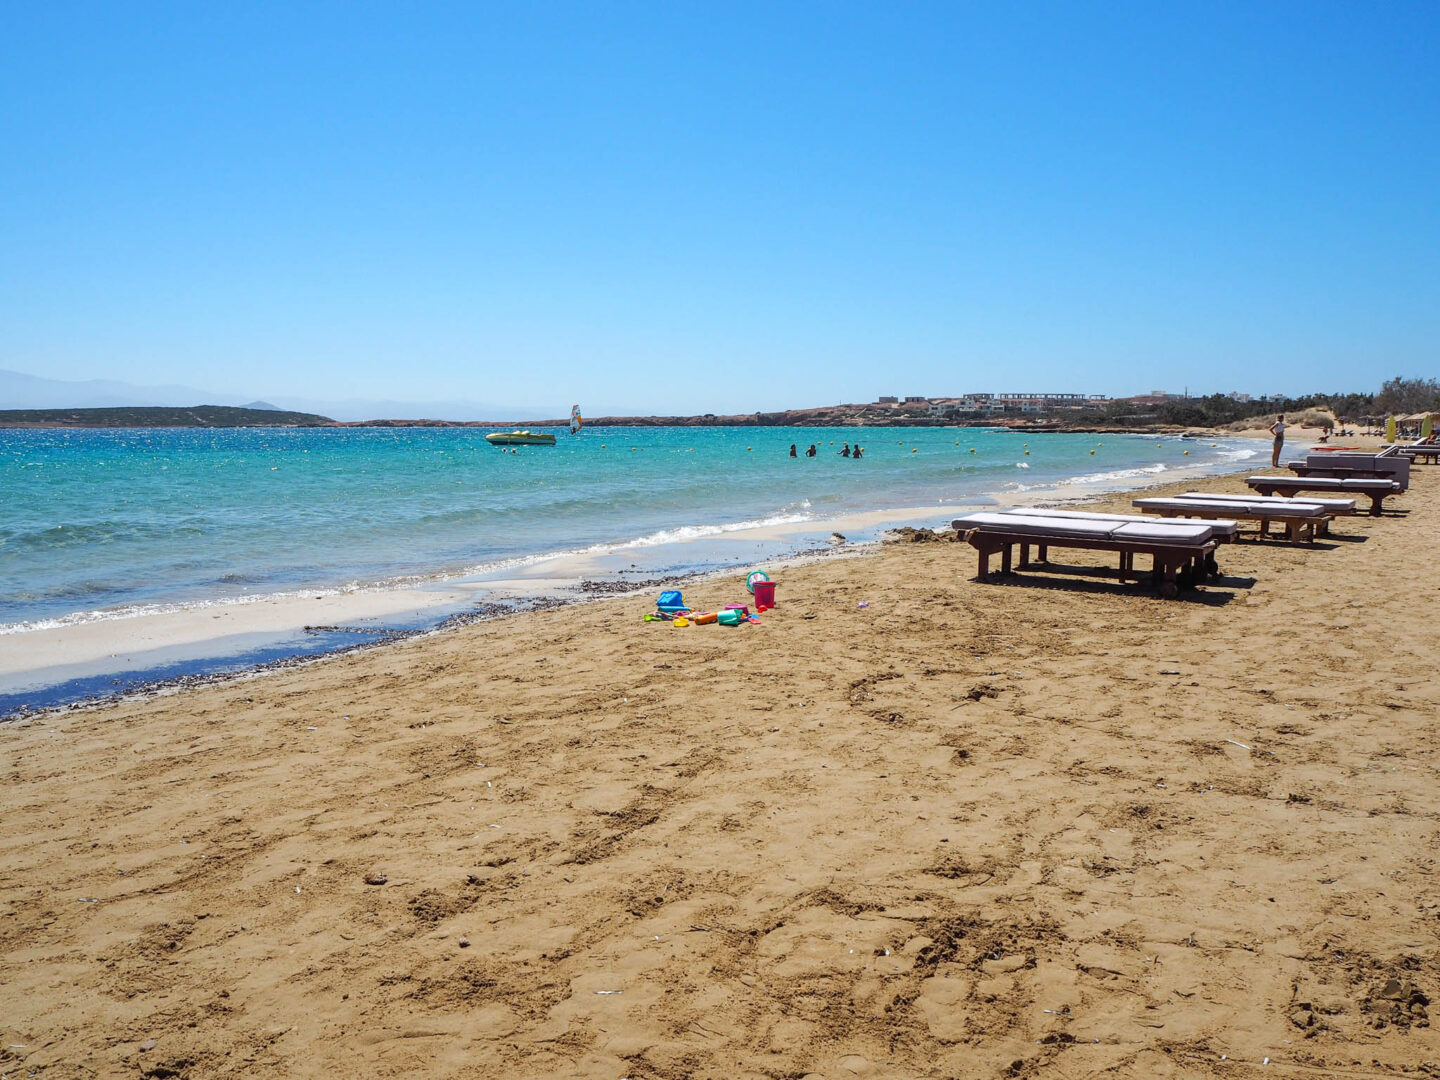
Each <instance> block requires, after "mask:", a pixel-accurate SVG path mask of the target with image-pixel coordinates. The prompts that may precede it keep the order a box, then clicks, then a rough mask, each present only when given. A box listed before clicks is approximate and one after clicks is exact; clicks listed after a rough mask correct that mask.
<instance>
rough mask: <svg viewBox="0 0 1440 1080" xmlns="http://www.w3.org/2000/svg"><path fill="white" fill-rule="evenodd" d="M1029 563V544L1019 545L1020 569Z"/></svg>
mask: <svg viewBox="0 0 1440 1080" xmlns="http://www.w3.org/2000/svg"><path fill="white" fill-rule="evenodd" d="M1029 565H1030V545H1029V544H1021V545H1020V569H1021V570H1024V569H1025V568H1026V567H1028V566H1029Z"/></svg>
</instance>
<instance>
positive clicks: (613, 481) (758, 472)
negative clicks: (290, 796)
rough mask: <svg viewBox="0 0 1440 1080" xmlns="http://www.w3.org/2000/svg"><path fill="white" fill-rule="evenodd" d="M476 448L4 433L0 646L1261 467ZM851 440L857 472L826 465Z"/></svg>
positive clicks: (1163, 446) (1123, 444)
mask: <svg viewBox="0 0 1440 1080" xmlns="http://www.w3.org/2000/svg"><path fill="white" fill-rule="evenodd" d="M485 433H486V432H485V429H476V428H340V429H225V430H191V429H185V430H178V429H165V430H104V431H94V430H88V431H74V430H72V431H62V430H6V431H0V633H7V632H8V633H15V632H24V631H25V630H27V629H33V628H37V627H42V626H52V625H55V624H56V623H64V622H74V621H81V620H94V619H102V618H113V617H117V616H123V615H125V614H129V613H133V612H135V611H137V610H152V609H155V608H168V607H174V606H177V605H186V606H188V605H207V604H215V603H224V602H229V601H233V600H234V599H236V598H239V597H248V596H254V595H265V594H276V593H287V592H291V591H297V590H303V591H314V590H324V589H339V588H355V587H365V586H373V585H383V584H395V585H399V584H405V583H411V582H416V581H422V580H424V579H426V578H432V577H436V576H459V575H467V574H472V575H473V574H475V573H481V572H484V571H487V570H495V569H497V568H503V567H505V566H507V565H516V566H518V565H523V564H524V563H525V562H526V561H527V560H533V559H535V558H537V557H540V556H545V555H551V554H554V553H558V552H574V551H580V550H585V549H603V548H606V547H610V548H614V547H616V546H625V545H628V546H630V547H632V548H635V549H637V550H638V549H642V548H655V547H658V546H663V545H666V544H667V543H669V544H675V545H677V547H676V548H675V550H676V552H677V553H678V552H680V551H682V550H683V549H684V542H685V541H691V540H695V539H703V538H704V537H706V536H707V535H716V534H719V533H723V532H727V531H732V530H739V529H743V528H746V527H749V526H754V525H759V524H781V523H801V522H812V523H814V525H815V527H816V528H817V529H820V528H822V527H823V524H824V522H825V520H826V519H829V518H833V517H836V516H838V515H841V514H845V513H850V512H853V511H865V510H880V509H894V508H907V507H935V508H936V512H935V520H943V519H944V518H945V517H946V515H947V511H946V509H945V508H946V507H948V506H952V505H954V504H958V503H964V502H967V501H974V500H975V498H976V497H983V496H986V495H1001V494H1005V493H1010V492H1016V491H1024V490H1026V489H1033V488H1041V487H1051V486H1054V485H1056V484H1061V485H1063V486H1066V487H1067V488H1072V489H1074V490H1075V492H1076V493H1077V494H1080V493H1083V492H1085V491H1089V490H1101V489H1103V488H1104V487H1106V486H1107V485H1108V486H1114V485H1117V484H1120V483H1123V482H1124V481H1126V480H1127V479H1133V478H1135V477H1138V476H1143V475H1146V474H1150V475H1153V476H1154V477H1155V478H1156V479H1157V481H1158V480H1160V479H1163V474H1164V473H1165V472H1166V471H1173V470H1177V469H1181V468H1199V469H1213V470H1214V471H1224V470H1226V469H1233V468H1236V467H1239V466H1238V464H1237V463H1238V462H1241V461H1243V460H1244V459H1246V458H1248V457H1250V456H1253V455H1254V453H1255V446H1254V444H1253V443H1251V442H1248V441H1245V440H1219V441H1215V440H1208V439H1198V440H1197V439H1178V438H1158V439H1157V438H1156V437H1154V436H1148V437H1147V436H1124V435H1105V436H1095V435H1080V434H1059V433H1046V434H1035V433H1024V434H1022V433H1014V432H1009V431H1003V430H994V429H952V428H923V429H907V430H897V429H893V428H871V429H864V428H859V429H857V428H843V429H837V428H813V429H811V428H591V429H587V430H586V431H584V432H582V433H581V434H580V435H578V436H573V437H572V436H570V435H568V434H567V433H566V432H565V431H564V429H559V430H558V431H557V436H558V438H557V444H556V445H555V446H554V447H527V448H522V449H520V450H519V451H518V452H516V453H504V452H501V451H500V450H497V449H495V448H494V447H491V446H490V445H489V444H488V443H486V442H485V440H484V435H485ZM845 441H849V442H851V443H854V442H856V441H858V442H859V443H860V444H861V445H863V446H864V447H865V455H864V457H863V458H862V459H860V460H858V461H857V460H853V459H849V458H843V457H840V456H838V454H837V451H838V450H840V448H841V445H842V443H844V442H845ZM791 443H795V444H796V445H797V452H798V453H799V454H800V455H801V456H799V457H796V458H793V459H792V458H790V457H789V456H788V451H789V447H790V445H791ZM812 443H814V444H817V445H818V454H817V456H816V457H814V458H806V457H804V456H803V454H804V451H805V448H806V447H807V446H809V445H810V444H812ZM972 451H973V452H972ZM1187 451H1188V453H1187ZM673 561H674V563H675V565H682V564H684V565H685V566H686V568H688V569H699V568H701V567H698V566H695V565H692V564H690V563H687V562H686V558H685V557H684V556H681V555H679V554H677V555H676V558H675V560H673Z"/></svg>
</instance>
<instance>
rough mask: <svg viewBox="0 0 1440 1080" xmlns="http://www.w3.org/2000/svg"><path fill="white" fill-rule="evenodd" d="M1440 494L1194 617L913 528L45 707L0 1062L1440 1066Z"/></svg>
mask: <svg viewBox="0 0 1440 1080" xmlns="http://www.w3.org/2000/svg"><path fill="white" fill-rule="evenodd" d="M1289 456H1293V454H1287V457H1289ZM1241 476H1243V474H1239V475H1237V476H1232V477H1225V478H1222V479H1218V480H1209V481H1205V483H1204V486H1205V488H1206V489H1207V490H1230V491H1243V490H1245V489H1244V485H1243V481H1242V479H1241V478H1240V477H1241ZM1437 477H1440V468H1434V467H1426V466H1420V467H1418V468H1417V469H1416V470H1415V477H1414V486H1413V487H1412V488H1411V490H1410V491H1409V493H1407V494H1406V495H1404V496H1403V497H1401V498H1399V499H1397V500H1394V503H1393V505H1394V508H1395V509H1394V511H1392V512H1387V513H1386V514H1385V515H1384V516H1381V517H1370V516H1367V515H1363V514H1362V515H1359V516H1356V517H1351V518H1342V519H1340V520H1338V521H1337V522H1336V523H1335V525H1334V526H1333V528H1332V535H1331V536H1329V537H1325V538H1322V539H1321V541H1320V542H1318V543H1315V544H1313V545H1312V544H1299V545H1290V544H1286V543H1281V542H1257V541H1255V540H1254V539H1247V540H1246V541H1244V542H1242V543H1240V544H1236V545H1232V546H1229V547H1225V548H1222V549H1221V551H1220V559H1219V561H1220V566H1221V569H1222V571H1223V576H1222V577H1221V578H1219V579H1218V580H1216V581H1214V582H1213V583H1211V584H1209V585H1207V586H1206V587H1205V588H1204V589H1203V590H1200V591H1197V592H1189V593H1186V594H1184V596H1183V597H1182V599H1180V600H1177V601H1163V600H1160V599H1158V598H1156V597H1154V596H1153V595H1151V594H1150V593H1149V592H1148V590H1146V589H1144V588H1142V587H1140V586H1136V585H1120V584H1117V583H1116V582H1114V581H1113V580H1111V579H1108V578H1105V577H1097V576H1094V575H1090V576H1083V577H1068V576H1059V575H1053V574H1043V575H1042V574H1030V575H1019V576H1016V577H1013V578H1009V579H1002V580H998V581H992V582H985V583H980V582H977V581H975V580H974V575H975V570H976V558H975V553H974V551H973V550H972V549H971V548H970V547H969V546H968V545H964V544H955V543H948V542H932V543H904V544H889V545H885V546H883V547H882V548H880V549H878V550H876V551H873V552H871V553H868V554H865V555H863V556H860V557H853V558H834V559H821V560H818V561H815V562H813V563H810V564H807V565H803V566H796V567H792V568H789V569H787V570H786V571H785V572H784V574H783V576H781V575H778V574H777V577H779V580H780V583H779V587H778V599H779V605H780V606H779V607H778V608H776V609H775V610H774V611H772V612H768V613H766V614H765V615H764V616H763V618H762V622H761V623H760V624H759V625H751V626H745V627H742V628H739V629H734V630H730V629H724V628H720V627H715V626H706V627H690V628H688V629H677V628H673V627H670V626H668V625H665V624H661V623H646V622H643V621H642V615H643V614H644V613H645V612H646V611H647V610H651V603H652V601H653V597H651V596H649V595H646V596H629V597H620V598H612V599H606V600H601V601H597V602H594V603H590V604H585V605H581V606H576V607H570V608H565V609H562V610H557V611H549V612H538V613H531V614H525V615H519V616H514V617H510V618H503V619H497V620H494V621H490V622H484V623H478V624H475V625H472V626H468V627H463V628H460V629H456V630H453V631H449V632H446V633H442V634H436V635H432V636H428V637H423V638H416V639H412V640H409V641H405V642H401V643H399V644H396V645H393V646H387V647H384V648H380V649H375V650H370V651H367V652H362V653H356V654H350V655H345V656H340V657H335V658H331V659H329V660H326V661H323V662H319V663H314V664H310V665H307V666H304V667H299V668H295V669H292V670H285V671H279V672H275V673H270V674H266V675H263V676H255V677H248V678H240V679H235V680H231V681H228V682H225V683H223V684H221V685H218V686H212V687H208V688H203V689H199V690H191V691H185V692H180V693H173V694H167V695H162V696H158V697H154V698H151V699H148V700H133V701H127V702H122V703H120V704H118V705H111V706H106V707H103V708H95V709H87V710H77V711H71V712H65V713H58V714H49V715H44V716H40V717H37V718H34V719H30V720H27V721H24V722H20V723H15V724H11V725H5V726H4V727H3V728H0V765H3V776H4V778H5V784H4V786H3V789H0V941H3V949H0V1029H3V1030H0V1075H8V1076H17V1077H18V1076H30V1075H35V1076H46V1077H50V1076H53V1077H111V1076H116V1077H119V1076H137V1075H138V1076H146V1077H188V1078H200V1077H220V1076H253V1075H256V1074H268V1075H274V1076H295V1077H330V1076H367V1077H385V1076H396V1077H398V1076H407V1077H410V1076H424V1077H550V1076H584V1077H596V1078H608V1080H619V1078H620V1077H629V1078H632V1080H648V1078H656V1080H680V1078H682V1077H692V1076H693V1077H756V1078H759V1077H767V1078H777V1077H787V1078H796V1080H799V1078H801V1077H824V1078H828V1080H837V1078H838V1080H844V1078H849V1077H916V1076H925V1077H966V1078H968V1077H1023V1076H1038V1075H1053V1076H1063V1077H1069V1078H1079V1077H1101V1076H1104V1077H1152V1076H1177V1077H1193V1076H1199V1077H1211V1076H1213V1077H1234V1076H1249V1075H1271V1074H1275V1075H1280V1076H1294V1077H1301V1076H1304V1077H1322V1076H1344V1077H1370V1076H1375V1077H1378V1076H1394V1075H1436V1074H1437V1072H1440V1040H1437V1037H1436V1035H1435V1034H1434V1031H1433V1029H1432V1028H1431V1026H1430V1022H1429V1020H1428V1015H1427V1013H1428V1008H1429V1007H1431V999H1432V996H1433V995H1434V994H1435V993H1436V992H1437V990H1440V983H1437V980H1436V977H1435V961H1436V957H1437V946H1440V899H1437V897H1436V895H1435V888H1434V885H1435V873H1436V868H1435V859H1434V847H1435V843H1436V837H1437V823H1440V788H1437V784H1436V779H1437V775H1436V774H1437V765H1440V757H1437V751H1440V738H1437V737H1436V735H1435V733H1434V732H1433V718H1434V717H1435V715H1436V714H1437V707H1440V681H1437V677H1436V674H1435V672H1436V671H1437V668H1440V645H1437V641H1436V639H1435V635H1434V634H1433V633H1432V632H1431V628H1430V620H1429V619H1428V616H1427V612H1428V610H1429V608H1430V606H1431V605H1432V604H1433V600H1434V597H1435V595H1436V590H1437V589H1440V569H1437V567H1436V565H1435V562H1434V560H1433V559H1432V558H1431V557H1430V556H1431V554H1432V552H1431V541H1432V540H1433V538H1434V536H1435V522H1436V521H1437V520H1440V481H1437V479H1436V478H1437ZM1193 486H1195V485H1194V484H1193V483H1186V484H1182V485H1171V487H1170V488H1165V489H1159V490H1161V491H1162V492H1163V491H1166V490H1176V489H1180V488H1183V487H1193ZM1132 494H1133V493H1126V494H1125V495H1123V496H1116V497H1112V498H1110V499H1109V500H1104V501H1101V502H1100V503H1099V504H1097V505H1098V506H1100V507H1101V508H1104V509H1108V510H1121V509H1124V508H1126V507H1128V504H1129V499H1130V498H1131V496H1132ZM1075 561H1077V562H1081V563H1092V564H1093V563H1098V562H1101V561H1107V562H1108V560H1106V559H1105V558H1104V557H1103V556H1098V555H1096V554H1095V553H1076V554H1075ZM742 578H743V571H740V570H737V572H736V573H735V574H734V575H733V576H732V577H728V578H724V579H707V580H706V581H702V582H699V583H697V584H695V585H693V586H688V587H687V589H686V595H687V599H689V600H690V601H691V603H692V604H694V605H696V606H703V607H712V608H713V607H715V606H719V605H721V604H724V603H726V602H730V601H736V600H739V599H741V597H742V595H743V586H742V585H741V580H742ZM862 605H864V606H862Z"/></svg>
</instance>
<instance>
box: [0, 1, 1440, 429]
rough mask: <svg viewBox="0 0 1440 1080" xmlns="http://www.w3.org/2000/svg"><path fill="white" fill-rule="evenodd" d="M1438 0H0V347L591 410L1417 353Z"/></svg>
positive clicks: (1220, 373) (1097, 382) (1305, 365)
mask: <svg viewBox="0 0 1440 1080" xmlns="http://www.w3.org/2000/svg"><path fill="white" fill-rule="evenodd" d="M1437 46H1440V4H1435V3H1430V2H1421V3H1359V2H1357V3H1351V4H1331V3H1323V2H1299V0H1296V2H1291V3H1273V4H1267V3H1255V2H1244V3H1213V2H1205V3H1191V4H1183V3H1155V2H1150V0H1147V2H1144V3H1124V2H1119V3H1116V2H1105V3H1098V2H1097V3H1081V2H1067V3H1054V4H1050V3H1019V4H988V3H962V2H946V3H935V4H922V3H908V4H907V3H901V4H895V5H884V4H874V3H867V4H840V3H815V4H810V5H793V4H775V3H768V2H767V3H756V4H753V5H745V4H739V3H730V4H706V5H698V4H697V5H685V4H677V3H663V4H661V3H656V4H652V5H645V6H642V5H637V4H625V3H602V4H596V3H576V4H562V3H558V2H546V3H539V4H521V3H516V4H510V5H500V4H487V3H455V4H435V3H430V4H426V3H415V4H399V3H396V4H389V5H378V4H363V3H330V4H306V3H292V2H286V3H261V2H256V3H241V4H222V3H198V4H197V3H188V2H187V3H176V4H145V3H135V4H130V3H114V2H110V3H97V4H93V5H82V4H71V3H62V2H56V3H34V4H24V3H18V2H17V3H9V4H6V5H5V7H4V9H3V12H0V159H3V165H0V367H4V368H11V369H14V370H18V371H23V372H27V373H31V374H36V375H45V376H48V377H52V378H64V379H88V378H115V379H124V380H127V381H131V382H140V383H161V382H182V383H187V384H190V385H197V386H203V387H206V388H213V389H216V390H222V391H229V392H234V393H239V394H254V395H256V396H262V395H276V396H278V395H281V394H286V393H290V394H301V395H308V396H322V395H323V396H326V397H336V396H349V395H356V396H372V397H373V396H388V397H396V398H404V399H421V398H426V399H437V398H443V399H452V398H469V399H476V400H483V401H490V402H498V403H516V404H518V403H525V404H538V405H544V406H553V407H554V408H555V410H556V412H557V413H559V412H560V411H561V410H568V408H569V404H570V403H571V402H572V401H580V402H582V403H584V404H585V405H586V406H587V410H588V411H590V412H592V413H598V412H610V411H627V412H629V411H633V412H672V411H675V412H692V411H731V410H747V411H748V410H753V409H762V408H784V407H797V406H804V405H812V404H826V403H834V402H839V401H864V400H873V399H874V397H875V396H877V395H879V394H889V393H893V394H945V393H958V392H961V391H966V390H1026V389H1038V390H1054V391H1090V392H1098V393H1109V394H1128V393H1138V392H1144V391H1147V390H1150V389H1159V388H1165V389H1170V390H1179V389H1181V388H1182V387H1184V386H1187V385H1188V386H1189V388H1190V389H1191V391H1192V392H1194V391H1212V390H1231V389H1241V390H1247V391H1251V392H1255V393H1264V392H1290V393H1297V392H1304V391H1309V390H1313V389H1327V390H1328V389H1378V387H1379V384H1380V382H1381V380H1382V379H1383V378H1385V377H1387V376H1389V375H1394V374H1404V375H1407V376H1409V375H1423V376H1427V377H1429V376H1434V375H1436V374H1437V371H1436V368H1437V363H1436V359H1437V341H1440V247H1437V240H1440V228H1437V226H1440V198H1437V185H1440V148H1437V138H1440V48H1437Z"/></svg>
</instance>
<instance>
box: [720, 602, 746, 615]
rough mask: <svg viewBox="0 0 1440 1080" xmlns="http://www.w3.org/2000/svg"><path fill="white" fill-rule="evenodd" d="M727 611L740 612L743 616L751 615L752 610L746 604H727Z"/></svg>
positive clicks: (725, 608)
mask: <svg viewBox="0 0 1440 1080" xmlns="http://www.w3.org/2000/svg"><path fill="white" fill-rule="evenodd" d="M724 610H725V611H738V612H739V613H740V614H741V615H749V614H750V609H749V608H748V607H746V606H745V605H744V604H726V605H725V607H724Z"/></svg>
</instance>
